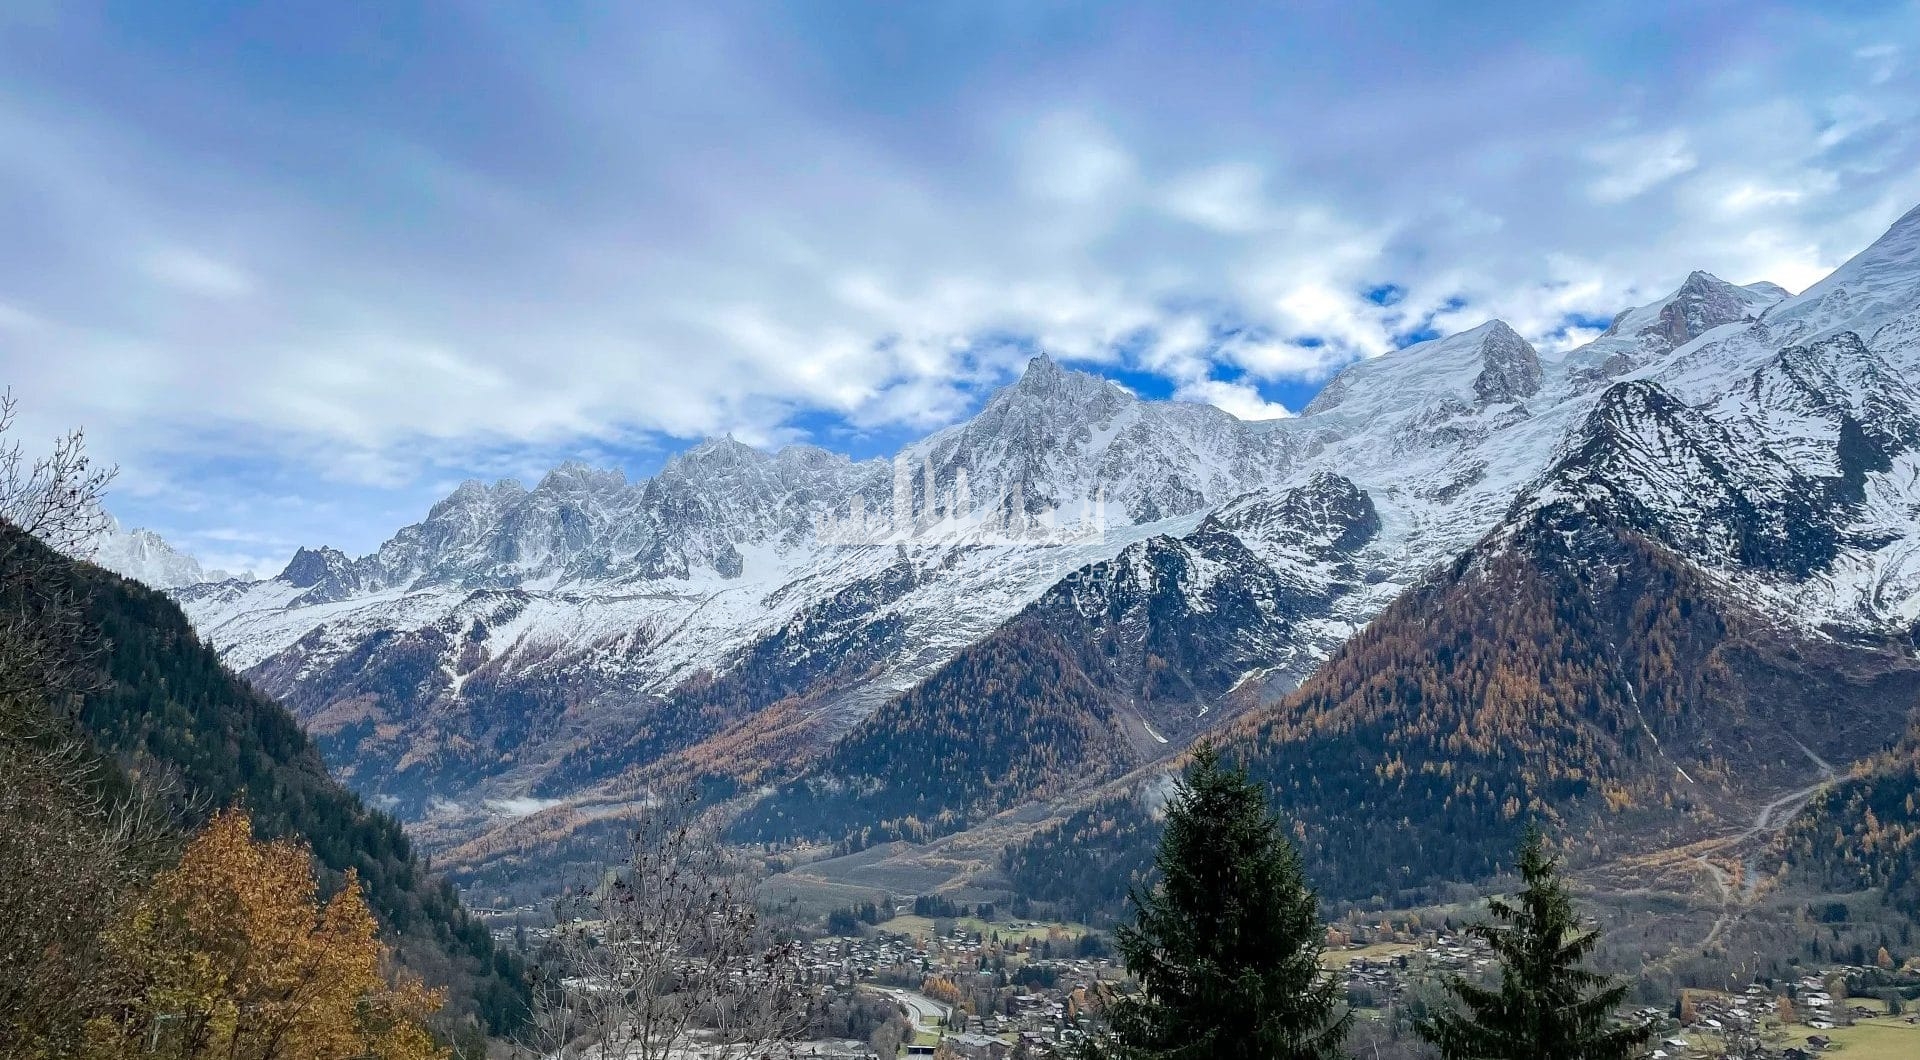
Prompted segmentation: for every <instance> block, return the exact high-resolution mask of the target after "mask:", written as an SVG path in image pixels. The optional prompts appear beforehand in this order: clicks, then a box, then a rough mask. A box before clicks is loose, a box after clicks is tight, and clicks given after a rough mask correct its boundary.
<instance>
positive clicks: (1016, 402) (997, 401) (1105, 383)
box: [981, 353, 1139, 419]
mask: <svg viewBox="0 0 1920 1060" xmlns="http://www.w3.org/2000/svg"><path fill="white" fill-rule="evenodd" d="M1138 400H1139V399H1138V398H1136V397H1134V396H1133V394H1131V393H1130V392H1128V391H1127V389H1126V388H1125V387H1122V386H1121V385H1120V384H1118V383H1115V382H1114V381H1113V380H1111V379H1108V378H1106V377H1104V376H1101V375H1096V374H1094V373H1092V372H1082V371H1077V370H1074V369H1070V368H1062V367H1060V364H1059V362H1057V361H1055V360H1054V359H1053V358H1052V357H1049V356H1047V355H1046V354H1044V353H1042V354H1038V355H1036V356H1034V357H1033V358H1032V359H1030V360H1029V361H1027V369H1026V371H1024V372H1022V373H1021V374H1020V378H1019V379H1017V380H1015V381H1014V384H1013V385H1012V386H1009V387H1007V388H1005V389H1003V390H1001V391H1000V392H999V393H997V394H995V395H994V396H993V398H992V399H991V400H989V401H988V402H987V407H986V408H985V409H984V410H982V412H981V415H982V416H983V417H984V416H986V415H987V414H988V413H991V412H993V411H995V410H996V409H1012V408H1019V409H1021V410H1028V409H1043V410H1047V411H1049V412H1053V413H1064V412H1067V411H1068V410H1072V411H1074V412H1077V413H1079V414H1080V415H1083V416H1091V417H1094V418H1097V419H1098V418H1105V417H1106V416H1109V415H1111V414H1113V413H1114V412H1116V411H1118V410H1119V409H1121V408H1123V407H1125V406H1127V405H1131V404H1134V403H1136V402H1137V401H1138Z"/></svg>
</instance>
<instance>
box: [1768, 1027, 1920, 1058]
mask: <svg viewBox="0 0 1920 1060" xmlns="http://www.w3.org/2000/svg"><path fill="white" fill-rule="evenodd" d="M1809 1034H1824V1035H1826V1036H1827V1037H1829V1038H1831V1039H1833V1047H1832V1048H1831V1049H1830V1050H1829V1051H1828V1052H1827V1053H1824V1054H1822V1055H1825V1056H1833V1057H1844V1058H1845V1060H1914V1058H1915V1057H1920V1026H1912V1025H1910V1024H1908V1023H1907V1022H1906V1021H1905V1020H1904V1019H1884V1018H1883V1019H1877V1020H1861V1021H1860V1022H1859V1023H1856V1024H1854V1025H1853V1026H1851V1027H1835V1028H1834V1029H1833V1030H1830V1031H1813V1030H1809V1029H1808V1028H1806V1027H1794V1028H1793V1031H1792V1034H1790V1035H1789V1037H1790V1038H1791V1039H1792V1041H1793V1042H1794V1044H1800V1043H1802V1042H1805V1041H1806V1039H1807V1035H1809Z"/></svg>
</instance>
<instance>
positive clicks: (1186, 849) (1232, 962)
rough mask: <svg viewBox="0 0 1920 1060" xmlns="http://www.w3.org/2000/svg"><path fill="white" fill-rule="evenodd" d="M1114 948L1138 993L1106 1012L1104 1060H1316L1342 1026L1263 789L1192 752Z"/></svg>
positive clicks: (1302, 892)
mask: <svg viewBox="0 0 1920 1060" xmlns="http://www.w3.org/2000/svg"><path fill="white" fill-rule="evenodd" d="M1155 863H1156V864H1157V865H1158V866H1159V869H1160V876H1161V880H1160V883H1159V884H1158V885H1157V886H1156V887H1154V888H1153V889H1152V890H1151V891H1148V892H1146V893H1144V894H1142V893H1138V892H1136V893H1135V894H1134V895H1133V902H1134V905H1135V907H1136V909H1135V919H1134V923H1133V924H1131V925H1129V926H1125V927H1122V928H1121V929H1120V931H1119V947H1120V952H1121V954H1122V955H1123V956H1124V957H1125V958H1126V962H1127V968H1128V970H1129V971H1131V972H1132V974H1133V977H1134V978H1135V979H1136V980H1138V981H1139V983H1140V987H1141V993H1140V994H1139V995H1137V996H1135V997H1130V998H1125V999H1123V1000H1121V1001H1120V1002H1119V1003H1117V1004H1116V1005H1115V1006H1114V1009H1113V1011H1112V1019H1111V1025H1112V1029H1113V1032H1114V1037H1115V1039H1116V1043H1115V1045H1114V1047H1113V1049H1112V1051H1113V1053H1115V1054H1117V1055H1118V1056H1122V1057H1129V1058H1135V1057H1138V1058H1153V1060H1184V1058H1188V1057H1191V1058H1194V1060H1200V1058H1206V1060H1233V1058H1246V1060H1255V1058H1258V1060H1321V1058H1331V1057H1336V1056H1340V1055H1342V1054H1341V1051H1340V1045H1341V1043H1342V1042H1343V1041H1344V1040H1345V1038H1346V1034H1347V1028H1348V1026H1349V1024H1350V1023H1351V1021H1352V1018H1353V1017H1352V1014H1351V1013H1350V1012H1343V1011H1341V1009H1342V1007H1343V1005H1342V1001H1341V997H1340V989H1339V986H1338V984H1336V983H1335V982H1334V981H1333V979H1332V978H1331V977H1330V976H1329V975H1327V973H1326V972H1325V971H1324V970H1323V969H1322V968H1321V966H1320V951H1321V947H1322V946H1323V945H1324V943H1325V941H1326V928H1325V926H1324V925H1323V924H1322V923H1321V922H1320V916H1319V911H1318V908H1317V900H1316V898H1315V895H1314V893H1313V891H1312V890H1310V889H1309V888H1308V887H1307V883H1306V880H1305V878H1304V877H1303V876H1302V874H1301V871H1300V859H1299V856H1298V855H1297V854H1296V853H1295V852H1294V849H1293V845H1292V844H1291V843H1289V842H1288V841H1287V838H1286V836H1285V834H1284V833H1283V832H1282V831H1281V826H1280V822H1279V820H1278V819H1277V818H1276V817H1275V816H1274V814H1273V811H1272V810H1271V809H1270V808H1269V806H1268V803H1267V798H1266V795H1265V793H1264V792H1262V791H1261V790H1260V789H1259V788H1258V787H1256V786H1255V785H1254V784H1253V783H1252V782H1251V781H1249V780H1248V779H1247V776H1246V774H1245V773H1244V772H1243V771H1241V770H1238V769H1229V768H1227V767H1225V766H1223V765H1222V764H1221V762H1220V758H1219V755H1218V753H1217V752H1215V751H1214V750H1213V749H1212V748H1210V747H1204V746H1203V747H1202V748H1200V750H1198V751H1197V752H1196V753H1195V755H1194V762H1193V765H1192V767H1191V768H1190V769H1189V770H1188V771H1187V774H1186V777H1185V779H1184V781H1183V782H1182V783H1181V785H1180V787H1179V789H1178V791H1177V792H1176V794H1175V797H1174V799H1173V801H1172V803H1171V804H1169V806H1168V808H1167V822H1166V833H1165V835H1164V837H1163V838H1162V839H1161V841H1160V852H1159V855H1158V857H1157V858H1156V859H1155Z"/></svg>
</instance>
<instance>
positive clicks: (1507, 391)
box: [1473, 320, 1540, 405]
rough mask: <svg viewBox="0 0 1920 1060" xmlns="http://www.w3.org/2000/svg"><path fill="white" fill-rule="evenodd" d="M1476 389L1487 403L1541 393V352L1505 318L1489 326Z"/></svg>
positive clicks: (1482, 337)
mask: <svg viewBox="0 0 1920 1060" xmlns="http://www.w3.org/2000/svg"><path fill="white" fill-rule="evenodd" d="M1483 330H1484V334H1483V335H1482V336H1481V337H1480V361H1481V364H1482V365H1484V367H1482V368H1481V369H1480V374H1479V375H1476V376H1474V377H1473V392H1474V395H1475V396H1476V397H1478V398H1479V399H1480V403H1481V404H1483V405H1493V404H1499V403H1502V402H1511V401H1519V400H1521V399H1522V398H1530V397H1532V396H1533V395H1535V394H1538V393H1539V392H1540V354H1539V353H1537V352H1535V350H1534V348H1533V346H1532V345H1531V344H1530V343H1528V342H1527V340H1526V339H1523V338H1521V337H1520V336H1519V335H1518V334H1517V333H1515V332H1514V330H1513V329H1512V328H1510V327H1508V326H1507V325H1506V323H1505V322H1503V321H1498V320H1496V321H1494V322H1493V323H1492V324H1489V325H1487V326H1486V328H1485V329H1483Z"/></svg>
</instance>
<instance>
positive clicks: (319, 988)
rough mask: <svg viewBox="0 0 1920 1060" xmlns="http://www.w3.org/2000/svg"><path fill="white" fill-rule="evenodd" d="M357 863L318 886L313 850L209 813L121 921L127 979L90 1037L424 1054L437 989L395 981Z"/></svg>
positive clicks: (289, 1059) (209, 1047) (105, 1047)
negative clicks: (116, 1005) (126, 994)
mask: <svg viewBox="0 0 1920 1060" xmlns="http://www.w3.org/2000/svg"><path fill="white" fill-rule="evenodd" d="M377 932H378V929H377V926H376V924H375V923H374V919H373V914H372V913H371V912H370V911H369V910H368V909H367V904H366V901H365V900H364V899H363V898H362V897H361V895H360V886H359V881H358V880H357V879H356V878H355V877H354V875H353V874H352V873H349V874H348V876H347V880H346V885H345V886H343V887H342V888H341V889H340V890H339V892H338V893H336V894H334V895H333V896H332V897H331V898H329V899H327V900H326V901H325V902H322V901H321V900H320V896H319V890H318V886H317V884H316V882H315V880H314V876H313V872H312V869H311V866H310V858H309V855H308V853H307V850H306V848H305V847H304V846H301V845H300V844H297V843H294V842H290V841H286V840H279V841H275V842H260V841H257V840H255V839H254V837H253V826H252V822H251V821H250V820H249V819H248V818H247V816H246V814H244V813H241V812H239V811H228V812H226V813H223V814H221V815H219V816H218V817H215V818H214V819H213V821H212V822H211V823H209V824H208V825H207V827H206V828H205V829H204V830H203V831H202V832H201V833H200V834H199V835H198V836H196V837H195V838H194V840H193V842H192V843H191V844H189V845H188V847H187V849H186V852H185V854H184V855H183V856H182V857H181V859H180V863H179V864H178V865H177V866H175V867H174V868H172V869H169V870H167V871H165V872H162V873H160V874H159V875H158V876H156V877H155V878H154V881H153V886H152V888H151V889H150V890H149V891H148V893H147V894H146V895H145V896H144V897H143V898H142V899H141V901H139V902H138V903H136V905H135V907H134V910H133V913H132V915H131V916H130V917H129V918H128V919H127V921H126V922H125V923H123V924H122V925H121V926H120V927H119V929H118V930H117V931H116V932H115V934H114V940H113V941H114V944H115V946H116V948H117V949H118V950H119V951H120V953H121V954H122V955H123V957H124V960H125V962H126V965H127V972H128V974H129V977H130V982H131V984H132V989H131V990H130V993H131V995H132V997H131V1000H130V1001H129V1003H128V1005H127V1006H126V1013H125V1015H124V1017H123V1018H122V1019H120V1020H118V1021H116V1022H115V1023H113V1024H112V1025H111V1026H102V1027H101V1028H100V1033H99V1035H98V1036H97V1037H96V1041H97V1043H98V1044H99V1045H100V1047H101V1049H100V1051H101V1052H102V1053H105V1054H108V1055H125V1054H131V1053H138V1054H142V1055H155V1056H162V1057H169V1058H174V1060H198V1058H201V1057H208V1058H212V1057H219V1058H222V1060H340V1058H342V1057H355V1058H360V1057H365V1058H369V1060H428V1058H439V1057H441V1056H443V1055H444V1054H443V1053H442V1051H441V1050H440V1049H439V1048H438V1047H437V1046H436V1045H435V1044H434V1042H433V1039H432V1037H431V1036H430V1035H429V1034H428V1032H427V1030H426V1027H425V1024H424V1022H423V1021H424V1019H425V1017H426V1016H427V1015H428V1014H430V1013H431V1012H433V1010H434V1009H436V1008H438V1007H439V1004H440V998H439V996H438V995H437V994H436V993H434V992H432V991H429V990H427V989H425V988H424V987H422V986H420V985H419V984H418V983H415V982H407V983H402V984H400V985H398V986H396V985H393V984H390V983H389V982H388V981H387V978H386V977H385V976H384V975H383V974H382V971H381V963H382V960H383V958H384V957H385V951H384V947H383V946H382V945H381V942H380V939H379V935H378V933H377Z"/></svg>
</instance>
